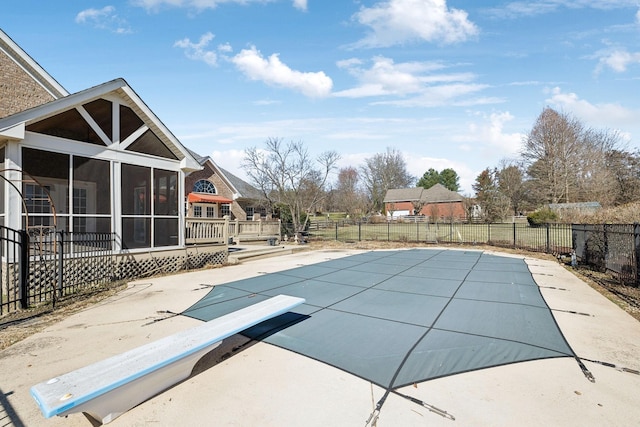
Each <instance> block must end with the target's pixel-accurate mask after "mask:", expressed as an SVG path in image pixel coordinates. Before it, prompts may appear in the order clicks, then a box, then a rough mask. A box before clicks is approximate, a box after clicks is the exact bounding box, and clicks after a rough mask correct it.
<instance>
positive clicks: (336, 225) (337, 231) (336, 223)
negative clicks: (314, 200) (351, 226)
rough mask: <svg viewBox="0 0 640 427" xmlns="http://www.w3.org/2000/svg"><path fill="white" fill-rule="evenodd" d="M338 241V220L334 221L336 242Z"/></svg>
mask: <svg viewBox="0 0 640 427" xmlns="http://www.w3.org/2000/svg"><path fill="white" fill-rule="evenodd" d="M337 241H338V222H337V221H336V242H337Z"/></svg>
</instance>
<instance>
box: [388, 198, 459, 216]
mask: <svg viewBox="0 0 640 427" xmlns="http://www.w3.org/2000/svg"><path fill="white" fill-rule="evenodd" d="M385 207H386V210H387V212H390V211H393V212H394V216H397V215H398V214H399V213H400V212H410V213H411V212H413V204H412V203H411V202H395V203H386V206H385ZM420 214H421V215H424V216H428V217H430V218H433V217H436V218H438V219H440V218H456V219H465V218H466V217H467V213H466V211H465V209H464V205H463V203H462V202H440V203H428V204H426V205H424V206H423V208H422V210H421V211H420Z"/></svg>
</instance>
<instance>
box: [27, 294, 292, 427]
mask: <svg viewBox="0 0 640 427" xmlns="http://www.w3.org/2000/svg"><path fill="white" fill-rule="evenodd" d="M304 301H305V300H304V299H303V298H297V297H292V296H287V295H278V296H275V297H272V298H269V299H267V300H264V301H261V302H259V303H257V304H254V305H251V306H249V307H246V308H243V309H240V310H237V311H234V312H232V313H229V314H226V315H224V316H221V317H218V318H216V319H213V320H210V321H208V322H206V323H203V324H201V325H198V326H196V327H194V328H191V329H187V330H185V331H181V332H178V333H176V334H173V335H170V336H168V337H165V338H162V339H159V340H157V341H153V342H150V343H148V344H145V345H143V346H140V347H137V348H134V349H132V350H129V351H127V352H125V353H121V354H118V355H115V356H112V357H109V358H107V359H104V360H102V361H99V362H96V363H94V364H91V365H88V366H85V367H82V368H80V369H77V370H75V371H72V372H69V373H66V374H64V375H60V376H58V377H54V378H52V379H50V380H48V381H45V382H42V383H39V384H36V385H34V386H33V387H31V390H30V391H31V396H32V397H33V398H34V399H35V401H36V403H37V404H38V406H39V407H40V410H41V411H42V414H43V415H44V416H45V418H50V417H52V416H54V415H57V416H66V415H69V414H72V413H79V412H82V413H84V414H85V415H86V416H87V417H88V418H90V419H92V420H95V421H96V422H97V423H101V424H106V423H108V422H111V421H112V420H113V419H115V418H116V417H118V416H119V415H121V414H123V413H124V412H126V411H128V410H129V409H131V408H133V407H135V406H137V405H139V404H140V403H142V402H144V401H146V400H147V399H149V398H151V397H153V396H155V395H157V394H160V393H161V392H163V391H164V390H166V389H167V388H169V387H171V386H172V385H174V384H176V383H178V382H180V381H183V380H185V379H186V378H188V377H189V376H190V375H191V372H192V371H193V368H194V366H195V364H196V363H197V362H198V360H200V359H201V358H202V357H203V356H204V355H205V354H207V353H208V352H210V351H211V350H213V349H214V348H216V347H217V346H219V345H220V344H221V343H222V341H223V340H224V339H225V338H228V337H230V336H232V335H234V334H237V333H239V332H242V331H244V330H245V329H248V328H250V327H252V326H255V325H257V324H258V323H260V322H263V321H265V320H268V319H271V318H273V317H276V316H279V315H281V314H284V313H286V312H288V311H289V310H291V309H292V308H294V307H297V306H298V305H300V304H302V303H304Z"/></svg>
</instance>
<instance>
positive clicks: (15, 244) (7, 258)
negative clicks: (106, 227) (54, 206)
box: [0, 227, 115, 314]
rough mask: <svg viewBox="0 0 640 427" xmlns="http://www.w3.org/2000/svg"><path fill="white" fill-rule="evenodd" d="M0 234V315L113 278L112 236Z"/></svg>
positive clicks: (45, 231)
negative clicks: (0, 276) (0, 277)
mask: <svg viewBox="0 0 640 427" xmlns="http://www.w3.org/2000/svg"><path fill="white" fill-rule="evenodd" d="M0 231H1V233H2V235H1V238H0V247H1V252H2V262H1V265H0V272H1V273H2V291H1V292H0V314H4V313H7V312H10V311H15V310H17V309H24V308H29V307H30V306H32V305H33V304H37V303H41V302H45V301H51V302H53V304H55V301H56V299H57V298H61V297H63V296H65V295H68V294H72V293H75V292H78V291H79V290H81V289H86V288H90V287H92V286H96V285H101V284H107V283H110V282H112V281H113V280H114V271H115V265H114V262H113V247H114V241H115V235H114V234H113V233H69V232H64V231H54V230H51V229H47V228H42V229H30V230H29V232H26V231H23V230H12V229H10V228H6V227H2V228H1V229H0Z"/></svg>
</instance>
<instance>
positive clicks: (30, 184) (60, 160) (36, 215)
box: [22, 148, 70, 229]
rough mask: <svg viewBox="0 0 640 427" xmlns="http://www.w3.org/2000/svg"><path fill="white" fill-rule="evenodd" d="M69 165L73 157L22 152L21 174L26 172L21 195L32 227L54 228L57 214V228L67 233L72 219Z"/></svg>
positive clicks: (34, 150) (39, 151) (24, 150)
mask: <svg viewBox="0 0 640 427" xmlns="http://www.w3.org/2000/svg"><path fill="white" fill-rule="evenodd" d="M69 163H70V156H69V155H67V154H61V153H54V152H51V151H43V150H36V149H33V148H23V149H22V170H23V171H24V172H25V173H24V174H23V184H22V194H23V197H24V199H25V204H26V207H27V211H28V214H29V225H30V226H34V225H39V226H47V227H50V226H53V225H54V211H55V215H56V218H57V228H58V229H66V224H67V220H68V217H69ZM31 177H33V178H34V179H35V181H34V180H32V179H31ZM48 196H50V198H49V197H48ZM52 203H53V204H52ZM23 209H24V208H23Z"/></svg>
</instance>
